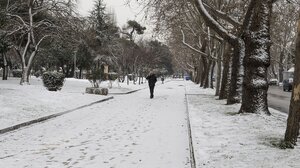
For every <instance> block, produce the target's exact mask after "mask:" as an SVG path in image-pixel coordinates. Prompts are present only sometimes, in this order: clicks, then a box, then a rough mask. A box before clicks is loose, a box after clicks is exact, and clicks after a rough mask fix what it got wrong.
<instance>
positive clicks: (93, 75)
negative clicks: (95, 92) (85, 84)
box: [87, 68, 103, 88]
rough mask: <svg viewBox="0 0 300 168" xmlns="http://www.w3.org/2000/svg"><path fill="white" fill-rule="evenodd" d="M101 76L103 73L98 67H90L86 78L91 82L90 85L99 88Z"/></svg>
mask: <svg viewBox="0 0 300 168" xmlns="http://www.w3.org/2000/svg"><path fill="white" fill-rule="evenodd" d="M101 76H103V73H102V71H101V70H100V69H96V68H95V69H92V70H91V71H89V72H88V74H87V79H88V80H89V81H90V83H91V84H92V87H94V88H99V82H100V80H101Z"/></svg>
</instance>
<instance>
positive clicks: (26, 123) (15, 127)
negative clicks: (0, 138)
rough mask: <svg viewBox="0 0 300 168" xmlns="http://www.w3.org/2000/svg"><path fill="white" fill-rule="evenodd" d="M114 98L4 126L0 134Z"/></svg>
mask: <svg viewBox="0 0 300 168" xmlns="http://www.w3.org/2000/svg"><path fill="white" fill-rule="evenodd" d="M113 98H114V97H113V96H111V97H108V98H105V99H102V100H99V101H95V102H92V103H90V104H86V105H83V106H80V107H77V108H74V109H71V110H67V111H64V112H60V113H56V114H52V115H49V116H45V117H40V118H38V119H34V120H31V121H27V122H23V123H21V124H17V125H14V126H11V127H7V128H4V129H1V130H0V135H1V134H4V133H7V132H11V131H14V130H17V129H20V128H23V127H26V126H29V125H32V124H36V123H40V122H43V121H46V120H49V119H52V118H55V117H59V116H62V115H64V114H68V113H71V112H73V111H76V110H79V109H82V108H85V107H88V106H92V105H94V104H98V103H101V102H105V101H108V100H110V99H113Z"/></svg>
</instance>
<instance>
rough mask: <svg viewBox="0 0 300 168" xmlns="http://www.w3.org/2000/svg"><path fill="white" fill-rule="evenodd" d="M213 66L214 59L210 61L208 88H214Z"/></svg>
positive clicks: (214, 64)
mask: <svg viewBox="0 0 300 168" xmlns="http://www.w3.org/2000/svg"><path fill="white" fill-rule="evenodd" d="M215 66H216V62H215V61H212V66H211V70H210V88H212V89H213V88H214V80H213V78H214V69H215Z"/></svg>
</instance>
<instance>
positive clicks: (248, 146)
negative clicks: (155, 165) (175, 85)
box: [186, 83, 300, 168]
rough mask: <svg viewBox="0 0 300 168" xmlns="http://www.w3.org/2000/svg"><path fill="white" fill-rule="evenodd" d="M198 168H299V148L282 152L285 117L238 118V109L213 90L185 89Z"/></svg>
mask: <svg viewBox="0 0 300 168" xmlns="http://www.w3.org/2000/svg"><path fill="white" fill-rule="evenodd" d="M186 87H187V92H188V94H190V95H188V101H189V111H190V118H191V125H192V135H193V141H194V149H195V154H196V163H197V167H199V168H200V167H201V168H202V167H216V168H218V167H222V168H233V167H239V168H241V167H249V168H253V167H255V168H258V167H263V168H271V167H272V168H286V167H295V168H296V167H300V161H299V157H300V152H299V150H300V148H299V147H296V148H295V149H293V150H290V149H289V150H282V149H279V148H277V147H276V144H278V143H279V142H280V140H282V139H283V137H284V132H285V128H286V118H287V115H286V114H284V113H281V112H278V111H276V110H273V109H270V111H271V113H272V115H271V116H266V115H264V114H261V115H258V114H237V113H238V110H239V108H240V105H225V104H226V102H225V101H224V100H217V97H215V96H214V93H215V91H214V90H212V89H200V88H199V86H196V85H194V84H192V83H190V84H188V85H187V86H186Z"/></svg>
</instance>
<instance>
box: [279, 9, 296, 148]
mask: <svg viewBox="0 0 300 168" xmlns="http://www.w3.org/2000/svg"><path fill="white" fill-rule="evenodd" d="M299 14H300V13H299ZM299 121H300V15H299V18H298V34H297V41H296V60H295V71H294V88H293V92H292V97H291V103H290V109H289V116H288V119H287V127H286V132H285V137H284V142H285V144H284V146H283V147H285V148H286V147H287V148H293V147H294V145H296V142H297V138H298V136H299Z"/></svg>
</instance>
